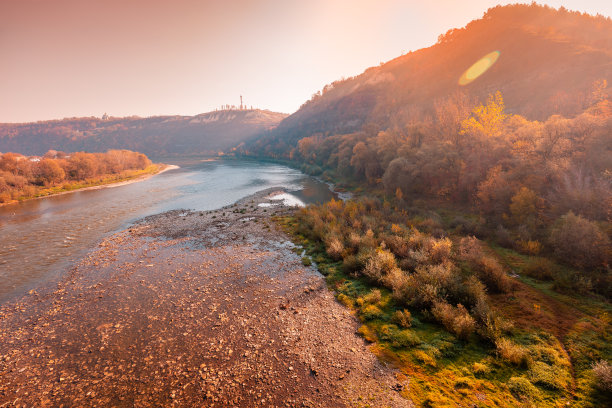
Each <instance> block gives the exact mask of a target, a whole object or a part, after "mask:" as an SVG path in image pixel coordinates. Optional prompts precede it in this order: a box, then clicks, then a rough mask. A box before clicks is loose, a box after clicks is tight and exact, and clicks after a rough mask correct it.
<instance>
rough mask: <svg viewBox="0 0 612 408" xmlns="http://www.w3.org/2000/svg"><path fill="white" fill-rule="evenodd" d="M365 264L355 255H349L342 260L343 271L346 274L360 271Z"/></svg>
mask: <svg viewBox="0 0 612 408" xmlns="http://www.w3.org/2000/svg"><path fill="white" fill-rule="evenodd" d="M362 267H363V265H362V264H361V262H359V259H358V258H357V257H356V256H355V255H349V256H347V257H345V258H344V259H343V260H342V271H343V272H344V273H346V274H351V273H355V272H358V271H359V270H360V269H361V268H362Z"/></svg>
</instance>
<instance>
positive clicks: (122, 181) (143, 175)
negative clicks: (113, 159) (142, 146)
mask: <svg viewBox="0 0 612 408" xmlns="http://www.w3.org/2000/svg"><path fill="white" fill-rule="evenodd" d="M178 168H179V167H178V166H175V165H171V164H163V163H159V164H153V165H151V166H149V168H146V169H143V170H139V171H136V172H135V173H134V174H130V175H128V176H119V177H118V178H112V179H108V178H107V179H103V180H101V181H100V180H97V181H90V182H87V181H84V182H82V183H79V182H77V183H73V184H65V185H64V186H61V187H60V186H56V187H51V188H47V189H43V190H41V191H38V192H37V193H36V196H34V197H27V198H20V199H19V200H13V201H8V202H5V203H0V207H2V206H5V205H9V204H15V203H20V202H24V201H30V200H38V199H42V198H47V197H51V196H58V195H63V194H70V193H74V192H77V191H88V190H99V189H102V188H112V187H119V186H124V185H127V184H131V183H137V182H139V181H144V180H146V179H148V178H150V177H153V176H155V175H157V174H161V173H164V172H166V171H169V170H174V169H178Z"/></svg>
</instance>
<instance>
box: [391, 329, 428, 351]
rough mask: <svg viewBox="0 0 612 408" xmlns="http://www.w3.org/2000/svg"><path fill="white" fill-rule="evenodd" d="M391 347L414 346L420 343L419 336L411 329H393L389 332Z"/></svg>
mask: <svg viewBox="0 0 612 408" xmlns="http://www.w3.org/2000/svg"><path fill="white" fill-rule="evenodd" d="M390 340H391V345H392V346H393V347H414V346H418V345H419V344H421V343H422V341H421V339H420V338H419V336H418V335H417V334H416V333H415V332H413V331H412V330H395V331H392V332H391V338H390Z"/></svg>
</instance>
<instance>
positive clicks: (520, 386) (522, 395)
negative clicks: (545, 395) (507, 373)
mask: <svg viewBox="0 0 612 408" xmlns="http://www.w3.org/2000/svg"><path fill="white" fill-rule="evenodd" d="M508 388H509V389H510V392H511V393H512V395H514V396H515V397H516V398H517V399H519V400H524V399H527V400H535V399H538V398H539V396H540V391H539V390H538V389H537V388H536V387H534V386H533V384H532V383H531V382H530V381H529V380H528V379H527V378H525V377H510V379H509V380H508Z"/></svg>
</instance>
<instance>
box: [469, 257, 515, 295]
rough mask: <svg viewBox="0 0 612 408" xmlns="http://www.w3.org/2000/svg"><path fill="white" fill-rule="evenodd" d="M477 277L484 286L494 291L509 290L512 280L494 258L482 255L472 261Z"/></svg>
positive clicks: (503, 291) (504, 291) (502, 291)
mask: <svg viewBox="0 0 612 408" xmlns="http://www.w3.org/2000/svg"><path fill="white" fill-rule="evenodd" d="M472 267H473V268H474V269H475V271H476V274H477V275H478V278H479V279H480V280H481V281H482V283H484V284H485V285H486V287H487V288H488V289H489V290H491V291H492V292H495V293H506V292H508V291H510V288H511V287H512V282H511V280H510V278H509V277H508V275H506V272H504V269H503V268H502V266H501V265H500V264H499V262H497V260H496V259H495V258H491V257H489V256H483V257H481V258H480V259H479V260H477V261H475V262H473V263H472Z"/></svg>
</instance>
